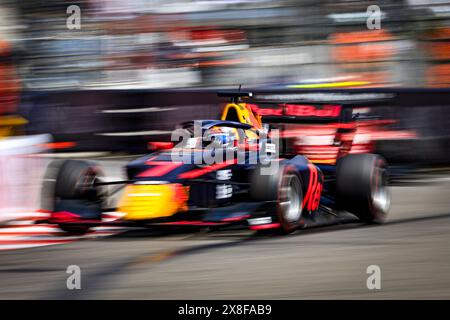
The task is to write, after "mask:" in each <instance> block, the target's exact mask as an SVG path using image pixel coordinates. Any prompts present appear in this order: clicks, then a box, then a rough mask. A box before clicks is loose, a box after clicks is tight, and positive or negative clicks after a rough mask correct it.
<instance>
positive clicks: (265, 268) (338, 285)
mask: <svg viewBox="0 0 450 320" xmlns="http://www.w3.org/2000/svg"><path fill="white" fill-rule="evenodd" d="M392 191H393V199H392V208H391V213H390V216H389V219H388V221H387V223H386V224H384V225H382V226H366V225H362V224H359V223H345V224H340V225H334V226H326V227H321V228H314V229H306V230H299V231H297V232H295V233H294V234H291V235H288V236H274V235H273V236H270V235H268V236H255V235H254V234H253V233H252V232H250V231H246V230H233V231H221V232H206V231H196V232H185V231H178V232H171V233H160V232H153V231H148V230H134V231H121V232H113V233H111V234H106V236H102V237H85V238H80V239H77V241H67V242H62V243H60V244H57V245H53V246H44V247H41V246H39V247H34V248H27V249H20V250H9V251H0V299H401V298H405V299H449V298H450V248H449V246H450V181H449V180H447V179H446V178H445V177H444V179H442V180H439V181H431V182H429V183H426V184H420V185H404V186H396V187H393V188H392ZM63 239H64V238H63ZM69 265H78V266H79V267H80V268H81V287H82V289H81V290H68V289H67V287H66V280H67V277H68V276H69V274H67V273H66V269H67V267H68V266H69ZM369 265H378V266H379V267H380V268H381V289H380V290H368V289H367V287H366V280H367V277H368V276H369V275H368V274H367V273H366V269H367V267H368V266H369Z"/></svg>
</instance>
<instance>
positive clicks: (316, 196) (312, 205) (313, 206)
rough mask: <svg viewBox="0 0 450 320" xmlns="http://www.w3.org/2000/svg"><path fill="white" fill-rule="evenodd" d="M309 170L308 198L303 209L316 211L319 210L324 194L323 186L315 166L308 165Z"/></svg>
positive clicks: (306, 197)
mask: <svg viewBox="0 0 450 320" xmlns="http://www.w3.org/2000/svg"><path fill="white" fill-rule="evenodd" d="M308 168H309V174H310V177H309V184H308V190H307V191H306V196H305V199H304V201H303V208H306V210H308V211H316V210H317V209H318V208H319V203H320V195H321V194H322V188H323V185H322V183H321V182H319V172H318V171H317V167H316V166H315V165H313V164H309V165H308Z"/></svg>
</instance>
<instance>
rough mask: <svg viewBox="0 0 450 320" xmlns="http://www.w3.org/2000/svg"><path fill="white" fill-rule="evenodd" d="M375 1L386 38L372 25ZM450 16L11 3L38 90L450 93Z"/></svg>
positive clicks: (137, 3)
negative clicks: (444, 89)
mask: <svg viewBox="0 0 450 320" xmlns="http://www.w3.org/2000/svg"><path fill="white" fill-rule="evenodd" d="M373 4H376V5H378V6H379V7H380V10H381V16H380V17H381V29H380V30H369V29H368V28H367V25H366V21H367V18H368V14H367V12H366V11H367V7H368V6H369V5H373ZM69 5H78V6H79V7H80V9H81V29H80V30H69V29H68V28H67V27H66V19H67V17H68V14H67V13H66V9H67V7H68V6H69ZM449 16H450V1H449V0H402V1H400V0H399V1H388V0H379V1H361V0H359V1H355V0H347V1H335V0H209V1H206V0H129V1H119V0H95V1H94V0H83V1H81V0H80V1H63V0H47V1H37V0H27V1H2V4H0V17H1V19H0V20H2V21H6V20H7V21H10V23H9V27H5V26H4V25H5V24H4V23H3V27H2V28H3V29H4V28H7V29H8V28H9V30H10V31H11V32H12V31H14V32H12V34H13V36H10V37H9V38H11V41H12V42H13V43H14V46H17V47H20V48H21V49H22V50H23V52H24V55H23V56H22V57H21V59H20V75H21V77H22V79H23V81H24V84H25V87H26V88H32V89H62V88H83V89H85V88H105V87H106V88H113V89H114V88H120V89H127V88H141V89H142V88H157V89H159V88H182V87H216V86H221V87H223V86H235V85H236V84H238V83H242V84H244V85H247V86H272V87H273V86H282V87H286V86H291V87H300V88H315V87H324V86H325V87H379V86H383V87H385V86H418V87H420V86H432V87H438V86H449V85H450V82H449V63H448V55H449V52H448V50H449V48H448V46H449V45H448V36H449V31H448V30H449V28H450V25H449Z"/></svg>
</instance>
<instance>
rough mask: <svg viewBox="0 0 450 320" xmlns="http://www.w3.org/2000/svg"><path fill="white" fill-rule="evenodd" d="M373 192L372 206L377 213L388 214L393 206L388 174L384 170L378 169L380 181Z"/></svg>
mask: <svg viewBox="0 0 450 320" xmlns="http://www.w3.org/2000/svg"><path fill="white" fill-rule="evenodd" d="M377 182H378V183H376V184H375V188H373V190H372V194H371V197H372V204H373V206H374V208H375V209H376V211H377V212H380V213H382V214H386V213H387V212H388V210H389V207H390V204H391V198H390V192H389V187H388V185H387V173H386V170H385V169H383V168H379V169H378V179H377Z"/></svg>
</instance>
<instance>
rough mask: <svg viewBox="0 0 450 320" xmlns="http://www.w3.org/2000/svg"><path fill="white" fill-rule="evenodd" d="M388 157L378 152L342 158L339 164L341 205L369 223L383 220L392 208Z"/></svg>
mask: <svg viewBox="0 0 450 320" xmlns="http://www.w3.org/2000/svg"><path fill="white" fill-rule="evenodd" d="M388 180H389V179H388V173H387V164H386V161H385V160H384V159H383V158H382V157H381V156H379V155H375V154H353V155H348V156H346V157H344V158H341V159H339V161H338V163H337V168H336V193H337V202H338V206H339V207H340V208H341V209H343V210H347V211H349V212H350V213H352V214H354V215H356V216H357V217H358V218H359V219H360V220H361V221H364V222H367V223H382V222H384V220H385V219H386V216H387V213H388V211H389V208H390V203H391V197H390V190H389V186H388Z"/></svg>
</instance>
